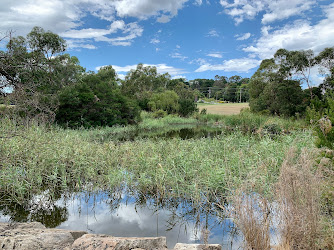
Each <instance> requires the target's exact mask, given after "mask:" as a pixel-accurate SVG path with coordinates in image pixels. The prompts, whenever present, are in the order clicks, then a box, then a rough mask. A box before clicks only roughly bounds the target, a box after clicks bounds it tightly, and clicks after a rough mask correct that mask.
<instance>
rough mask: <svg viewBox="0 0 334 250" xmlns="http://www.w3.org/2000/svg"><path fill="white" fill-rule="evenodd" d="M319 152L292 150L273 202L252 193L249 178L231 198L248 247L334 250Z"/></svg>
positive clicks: (283, 165)
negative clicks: (276, 238)
mask: <svg viewBox="0 0 334 250" xmlns="http://www.w3.org/2000/svg"><path fill="white" fill-rule="evenodd" d="M316 155H317V154H316V152H311V151H310V150H306V149H304V150H302V152H301V153H298V152H297V150H296V149H290V150H289V151H288V153H287V156H286V158H285V160H284V162H283V164H282V167H281V170H280V176H279V179H278V182H277V184H276V188H275V189H276V190H275V191H274V201H273V202H268V200H267V198H265V197H264V196H261V195H260V194H259V193H252V185H251V184H250V182H249V181H247V183H244V185H242V186H241V187H240V188H239V189H238V190H237V191H236V193H235V194H234V195H233V197H231V202H232V204H233V205H232V209H231V210H230V211H232V214H231V215H232V218H234V223H235V225H236V226H237V228H238V229H239V230H240V231H241V232H242V235H243V237H244V241H245V247H244V248H245V249H273V248H274V249H280V250H283V249H284V250H288V249H310V250H312V249H333V238H334V237H333V222H332V220H331V219H330V218H329V217H328V215H326V214H325V213H324V212H323V211H324V209H323V207H322V205H323V204H324V203H323V201H322V200H321V197H322V194H323V191H324V186H325V185H326V183H325V181H324V178H323V176H322V172H323V169H322V168H320V167H318V166H317V165H316V164H315V159H316ZM270 228H272V229H276V231H277V232H278V235H279V245H276V246H273V245H274V243H273V242H271V240H270V239H271V238H273V237H271V236H273V235H271V232H270Z"/></svg>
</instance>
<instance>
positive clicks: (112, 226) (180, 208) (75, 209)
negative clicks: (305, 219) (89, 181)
mask: <svg viewBox="0 0 334 250" xmlns="http://www.w3.org/2000/svg"><path fill="white" fill-rule="evenodd" d="M0 221H1V222H8V221H12V222H28V221H39V222H41V223H43V224H44V225H45V226H46V227H51V228H53V227H56V228H62V229H71V230H84V231H87V232H89V233H94V234H108V235H112V236H123V237H156V236H165V237H166V238H167V245H168V248H173V247H174V245H175V244H176V243H178V242H181V243H204V242H207V243H218V244H221V245H223V249H238V248H239V247H240V245H241V244H242V241H241V237H240V236H239V235H238V234H237V232H236V229H235V228H234V225H233V222H232V220H231V219H229V218H227V217H226V216H225V215H224V212H223V210H222V209H220V208H219V207H217V206H214V205H213V204H210V203H201V204H197V205H195V204H194V203H190V202H189V201H186V200H180V199H178V200H168V201H166V200H165V201H164V202H163V204H159V201H158V200H156V199H152V198H151V197H149V198H147V197H144V196H141V195H135V196H129V195H128V194H126V193H124V192H122V193H119V194H115V193H114V194H108V193H107V192H99V193H76V194H70V195H61V197H60V198H59V199H56V200H53V199H52V198H51V197H49V195H48V192H44V193H43V194H41V195H38V196H35V197H33V198H32V199H31V200H29V201H28V202H27V203H26V204H24V205H18V204H15V203H11V204H6V205H4V204H2V205H0Z"/></svg>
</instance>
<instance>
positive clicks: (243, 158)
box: [0, 116, 313, 201]
mask: <svg viewBox="0 0 334 250" xmlns="http://www.w3.org/2000/svg"><path fill="white" fill-rule="evenodd" d="M176 120H180V121H181V120H183V122H184V123H189V122H192V121H193V120H192V119H185V118H182V119H181V118H175V117H170V116H168V117H165V118H162V119H155V120H153V119H152V120H150V121H149V124H145V127H149V126H152V125H154V124H155V125H157V123H159V124H164V125H163V126H168V124H171V123H174V122H175V121H176ZM144 122H145V121H144ZM167 122H168V123H167ZM155 125H154V126H155ZM156 127H157V126H156ZM123 129H127V128H122V127H117V126H116V127H112V128H109V127H106V128H99V129H89V130H88V129H81V130H72V129H62V128H59V127H57V126H51V127H45V126H43V125H40V126H38V125H37V124H35V123H32V124H30V126H22V125H17V123H15V122H14V121H11V120H8V119H1V120H0V133H1V135H11V134H12V133H13V131H15V134H16V135H17V136H14V137H12V138H10V139H6V140H5V139H1V140H4V143H1V144H0V162H1V166H2V168H1V171H0V195H1V197H8V198H9V199H13V200H17V201H23V200H25V199H26V198H27V197H30V195H33V194H39V193H40V192H41V191H42V190H45V187H46V186H47V189H48V191H49V192H50V194H51V195H52V194H53V193H54V192H59V190H60V189H61V190H63V191H71V190H73V189H74V190H75V191H78V192H82V191H85V190H87V189H93V190H106V189H107V190H108V191H111V189H112V188H113V187H114V186H115V185H122V184H126V185H127V186H128V187H129V188H130V189H131V188H140V190H149V191H154V190H155V191H157V190H158V191H159V193H160V194H165V195H166V198H168V197H173V198H180V197H186V198H188V199H193V200H194V201H195V200H196V199H195V198H198V197H203V195H204V197H207V195H208V196H210V195H218V196H222V195H224V194H225V192H226V191H227V190H234V189H235V188H237V187H238V186H239V185H241V184H242V183H244V182H245V180H249V181H250V182H251V183H252V184H254V186H253V187H254V188H255V189H256V188H257V187H261V188H262V190H263V188H264V187H265V188H266V189H268V190H270V189H271V188H273V186H272V184H274V183H275V182H276V180H277V178H278V175H279V172H280V166H281V164H282V162H283V159H284V156H285V153H286V151H287V150H288V149H289V148H290V147H296V148H297V149H300V148H303V147H307V148H311V149H312V147H313V145H312V135H311V133H309V131H296V132H294V133H291V134H289V135H284V136H280V139H279V140H271V139H270V138H267V137H263V138H262V139H261V140H259V139H258V138H256V137H250V136H248V135H243V134H242V133H240V132H239V131H235V133H231V134H224V135H222V136H220V137H218V138H202V139H194V140H181V139H177V138H175V139H173V140H156V139H145V140H138V141H133V142H127V143H121V144H118V145H116V144H115V142H114V141H105V142H103V143H101V142H99V141H96V140H95V139H94V138H95V137H94V136H93V135H96V134H97V133H99V134H104V133H110V132H112V131H120V130H123ZM116 133H117V132H116ZM20 135H24V136H20ZM13 149H15V150H13ZM259 166H260V170H259ZM135 190H138V189H135Z"/></svg>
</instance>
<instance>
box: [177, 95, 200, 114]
mask: <svg viewBox="0 0 334 250" xmlns="http://www.w3.org/2000/svg"><path fill="white" fill-rule="evenodd" d="M179 105H180V107H179V112H178V113H179V114H180V115H181V116H183V117H187V116H189V115H191V114H193V113H195V112H198V108H197V104H196V103H195V102H194V100H193V99H181V100H179Z"/></svg>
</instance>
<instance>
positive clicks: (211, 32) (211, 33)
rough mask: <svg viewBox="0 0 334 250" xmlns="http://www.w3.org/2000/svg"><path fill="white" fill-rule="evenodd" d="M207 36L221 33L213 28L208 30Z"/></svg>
mask: <svg viewBox="0 0 334 250" xmlns="http://www.w3.org/2000/svg"><path fill="white" fill-rule="evenodd" d="M207 36H210V37H219V34H218V32H217V31H216V30H215V29H211V30H210V31H209V32H208V34H207Z"/></svg>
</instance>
